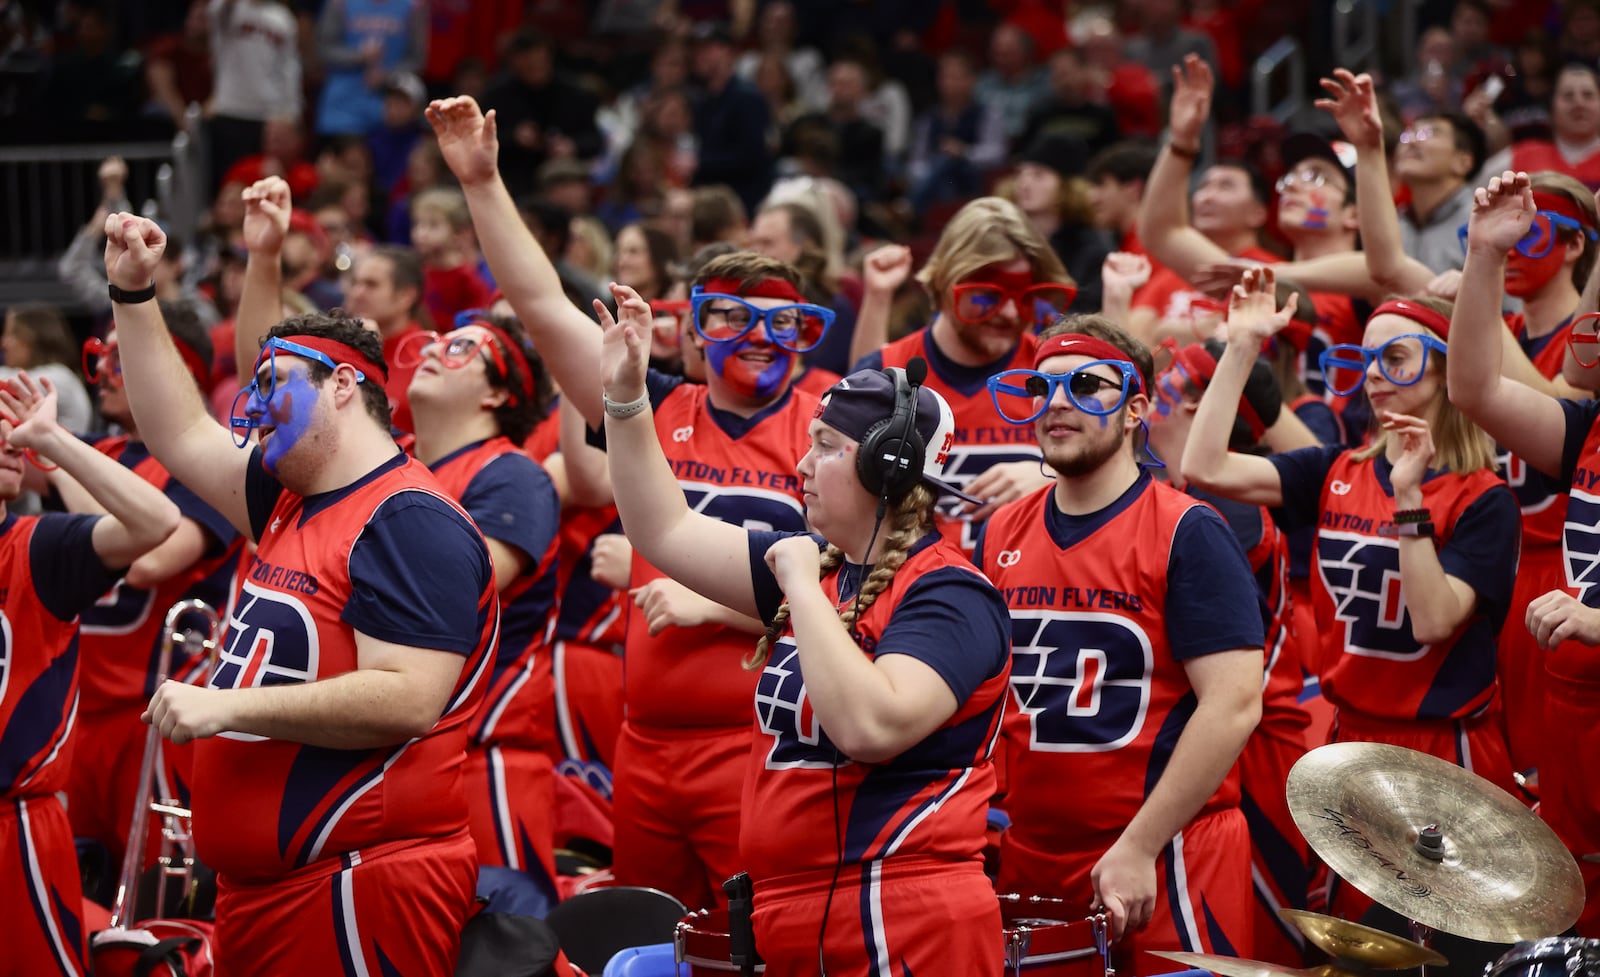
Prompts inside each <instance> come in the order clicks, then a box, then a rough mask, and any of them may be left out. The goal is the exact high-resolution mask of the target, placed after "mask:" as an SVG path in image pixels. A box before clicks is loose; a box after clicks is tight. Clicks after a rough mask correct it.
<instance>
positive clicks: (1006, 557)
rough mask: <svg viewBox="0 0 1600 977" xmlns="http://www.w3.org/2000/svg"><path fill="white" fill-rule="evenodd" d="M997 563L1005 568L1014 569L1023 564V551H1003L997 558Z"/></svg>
mask: <svg viewBox="0 0 1600 977" xmlns="http://www.w3.org/2000/svg"><path fill="white" fill-rule="evenodd" d="M995 562H996V563H998V564H1000V565H1001V566H1003V567H1014V566H1016V565H1017V564H1018V563H1021V562H1022V551H1021V550H1001V551H1000V555H999V556H997V557H995Z"/></svg>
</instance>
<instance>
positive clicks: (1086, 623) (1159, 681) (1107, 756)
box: [982, 482, 1242, 851]
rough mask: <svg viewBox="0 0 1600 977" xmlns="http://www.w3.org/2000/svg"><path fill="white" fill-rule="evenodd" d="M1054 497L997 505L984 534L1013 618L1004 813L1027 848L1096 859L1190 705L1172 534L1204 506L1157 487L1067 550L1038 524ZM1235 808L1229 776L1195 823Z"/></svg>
mask: <svg viewBox="0 0 1600 977" xmlns="http://www.w3.org/2000/svg"><path fill="white" fill-rule="evenodd" d="M1053 491H1054V487H1053V486H1046V487H1045V488H1043V489H1040V490H1039V491H1037V492H1034V493H1032V494H1030V495H1027V496H1024V497H1023V498H1021V499H1018V500H1016V501H1015V502H1012V503H1009V504H1007V505H1005V506H1002V507H1001V508H1000V509H999V510H998V511H997V512H996V513H995V514H994V515H993V516H991V517H990V519H989V525H988V528H987V529H986V530H985V535H984V552H983V566H982V569H983V571H984V573H986V574H988V575H989V579H991V580H993V581H994V584H995V586H996V587H998V588H999V589H1000V593H1001V594H1002V595H1003V596H1004V597H1005V599H1006V604H1007V606H1009V607H1010V608H1011V622H1012V634H1011V690H1012V695H1013V698H1014V704H1015V705H1016V706H1017V708H1016V709H1014V710H1012V712H1011V715H1010V716H1009V718H1008V719H1007V720H1006V723H1007V729H1006V777H1007V780H1008V782H1009V785H1010V787H1009V792H1008V795H1007V802H1006V812H1007V813H1008V814H1010V815H1011V831H1013V832H1014V833H1015V834H1016V839H1017V841H1018V842H1019V843H1021V844H1023V845H1026V846H1028V847H1032V848H1038V849H1041V850H1045V851H1060V850H1070V851H1088V850H1094V849H1099V850H1103V849H1104V848H1106V847H1108V846H1109V845H1110V844H1111V843H1112V842H1114V841H1115V840H1116V838H1117V837H1118V836H1119V835H1120V834H1121V833H1122V831H1123V830H1124V829H1125V828H1126V827H1127V826H1128V822H1129V821H1130V820H1131V819H1132V818H1133V817H1134V815H1135V814H1137V813H1138V812H1139V809H1140V808H1141V807H1142V806H1143V805H1144V802H1145V799H1146V798H1147V797H1148V796H1149V793H1150V791H1151V790H1152V789H1153V788H1154V786H1155V784H1156V782H1157V781H1158V780H1159V779H1160V777H1161V774H1162V773H1163V772H1164V771H1165V769H1166V765H1167V761H1168V760H1169V759H1170V758H1171V754H1172V749H1173V747H1174V745H1175V744H1176V743H1177V740H1178V737H1179V735H1180V734H1181V733H1182V731H1183V726H1184V724H1185V723H1186V722H1187V719H1188V715H1189V712H1190V711H1191V710H1192V709H1193V707H1194V689H1193V687H1192V686H1191V685H1190V684H1189V678H1188V675H1187V674H1186V673H1185V671H1184V667H1183V664H1182V662H1180V661H1178V660H1177V659H1175V658H1174V657H1173V655H1172V650H1171V646H1170V644H1169V640H1168V635H1167V627H1166V600H1167V580H1168V562H1169V553H1170V547H1171V544H1172V539H1173V536H1174V534H1175V533H1176V532H1177V530H1178V526H1179V524H1180V523H1181V522H1182V521H1183V519H1184V518H1185V517H1186V516H1187V515H1188V514H1189V513H1190V512H1192V511H1194V510H1196V509H1205V508H1207V507H1206V505H1205V503H1203V502H1200V501H1198V500H1196V499H1193V498H1190V497H1189V496H1187V495H1185V494H1183V493H1182V492H1179V491H1178V490H1177V489H1174V488H1172V487H1171V486H1168V485H1165V484H1162V483H1159V482H1156V483H1152V484H1151V485H1150V486H1149V488H1148V490H1146V491H1144V492H1142V493H1141V494H1140V495H1139V496H1138V498H1136V499H1134V500H1133V501H1132V503H1131V504H1129V505H1128V507H1127V508H1126V509H1124V510H1123V511H1121V512H1118V513H1116V514H1115V515H1113V516H1111V517H1110V519H1109V521H1107V522H1106V523H1105V525H1103V526H1101V527H1100V528H1099V529H1098V530H1097V531H1096V532H1094V533H1093V534H1091V535H1089V536H1088V537H1086V538H1085V539H1082V540H1079V541H1078V542H1076V543H1075V544H1074V545H1071V546H1069V547H1067V548H1065V549H1063V548H1061V547H1060V546H1059V545H1058V544H1057V543H1056V541H1055V539H1054V538H1053V537H1052V536H1051V534H1050V532H1049V530H1048V529H1047V528H1046V523H1045V518H1046V511H1045V510H1046V506H1049V505H1051V504H1052V503H1051V501H1050V499H1051V493H1052V492H1053ZM1241 610H1242V609H1241ZM1238 804H1239V774H1238V770H1237V768H1235V769H1234V770H1233V771H1230V772H1229V774H1228V775H1227V777H1226V778H1224V779H1223V781H1222V784H1221V785H1220V786H1219V787H1218V788H1217V790H1216V792H1215V793H1214V794H1212V795H1211V797H1210V798H1209V799H1207V801H1206V802H1205V805H1204V806H1203V807H1202V808H1201V809H1200V810H1199V811H1198V812H1197V813H1196V815H1195V817H1197V818H1199V817H1204V816H1205V815H1208V814H1213V813H1216V812H1218V811H1222V810H1227V809H1229V808H1235V807H1237V806H1238Z"/></svg>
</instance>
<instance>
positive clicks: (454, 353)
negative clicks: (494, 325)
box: [394, 325, 507, 377]
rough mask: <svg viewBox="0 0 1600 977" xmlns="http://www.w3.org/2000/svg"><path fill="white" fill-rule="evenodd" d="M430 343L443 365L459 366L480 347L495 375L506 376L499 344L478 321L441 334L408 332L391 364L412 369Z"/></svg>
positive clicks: (422, 357)
mask: <svg viewBox="0 0 1600 977" xmlns="http://www.w3.org/2000/svg"><path fill="white" fill-rule="evenodd" d="M434 347H439V362H440V363H441V364H442V365H443V366H444V367H445V368H446V369H450V370H459V369H462V368H463V367H465V366H466V365H467V364H469V363H471V362H472V361H473V360H474V359H475V358H476V357H477V355H478V353H479V352H480V351H481V352H483V353H485V354H486V356H487V358H488V362H489V363H492V364H493V365H494V368H495V369H497V370H499V371H500V372H499V374H497V375H498V376H502V377H504V376H507V373H506V361H505V357H504V356H503V355H502V354H501V352H500V345H499V344H498V343H496V342H495V341H494V337H493V336H492V335H490V333H489V331H488V330H487V329H484V328H483V327H482V326H480V325H469V326H462V327H459V328H456V329H453V330H451V331H450V332H447V333H445V334H444V335H442V336H441V335H440V334H439V333H436V332H415V333H411V334H410V335H408V336H406V338H405V339H403V340H401V342H400V344H399V345H398V346H397V347H396V348H395V351H394V363H395V366H396V367H397V368H399V369H402V370H410V369H415V368H416V367H419V366H421V365H422V361H423V360H425V359H427V357H428V351H429V350H431V349H433V348H434Z"/></svg>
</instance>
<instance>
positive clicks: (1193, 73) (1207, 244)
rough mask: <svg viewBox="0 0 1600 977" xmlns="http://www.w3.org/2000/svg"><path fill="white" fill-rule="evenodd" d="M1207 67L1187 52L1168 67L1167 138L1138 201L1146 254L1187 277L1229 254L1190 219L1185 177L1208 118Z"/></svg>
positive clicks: (1209, 86)
mask: <svg viewBox="0 0 1600 977" xmlns="http://www.w3.org/2000/svg"><path fill="white" fill-rule="evenodd" d="M1214 84H1215V82H1214V81H1213V79H1212V76H1211V67H1210V66H1209V65H1207V64H1206V63H1205V62H1204V61H1202V60H1201V59H1200V57H1199V56H1198V55H1194V54H1191V55H1188V56H1187V57H1185V58H1184V59H1183V65H1182V67H1174V68H1173V69H1172V102H1171V109H1170V113H1169V119H1168V123H1167V125H1168V131H1169V136H1168V139H1167V145H1166V146H1165V147H1163V148H1162V150H1161V155H1160V156H1158V157H1156V165H1155V168H1154V169H1152V170H1151V171H1150V179H1149V180H1148V181H1147V182H1146V183H1145V192H1144V200H1143V201H1142V202H1140V204H1139V239H1140V240H1142V241H1143V242H1144V246H1145V248H1146V249H1148V250H1149V252H1150V256H1151V257H1153V258H1155V259H1156V260H1157V261H1159V262H1160V263H1161V264H1163V265H1166V266H1167V267H1168V268H1171V269H1172V270H1173V271H1174V272H1176V273H1177V274H1178V277H1180V278H1183V279H1185V280H1187V279H1188V278H1189V276H1190V275H1192V274H1194V273H1195V272H1196V271H1198V270H1199V269H1200V266H1201V265H1208V264H1213V263H1215V262H1218V261H1222V260H1224V259H1226V258H1227V257H1228V253H1227V252H1226V251H1224V250H1223V249H1222V248H1220V247H1218V246H1217V245H1216V244H1215V243H1214V242H1213V241H1212V240H1211V239H1210V238H1208V237H1206V236H1205V235H1204V234H1201V233H1200V232H1199V231H1197V230H1195V229H1194V227H1193V226H1191V225H1190V223H1189V176H1190V174H1191V173H1192V172H1193V170H1194V163H1195V160H1196V159H1198V158H1199V156H1200V138H1201V134H1202V132H1203V130H1204V129H1205V126H1206V120H1207V119H1208V118H1210V116H1211V91H1212V88H1213V86H1214Z"/></svg>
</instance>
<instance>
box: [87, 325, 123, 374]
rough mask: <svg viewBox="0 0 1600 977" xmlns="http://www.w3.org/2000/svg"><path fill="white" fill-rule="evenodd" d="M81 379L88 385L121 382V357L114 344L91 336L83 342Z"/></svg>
mask: <svg viewBox="0 0 1600 977" xmlns="http://www.w3.org/2000/svg"><path fill="white" fill-rule="evenodd" d="M83 377H84V379H85V380H88V381H89V382H90V383H100V382H102V381H104V380H107V379H110V380H111V381H112V382H114V383H121V382H122V356H121V354H119V353H118V352H117V344H116V343H115V342H111V343H108V342H106V341H105V340H103V339H100V338H98V337H95V336H91V337H89V338H88V339H85V340H84V341H83Z"/></svg>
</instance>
